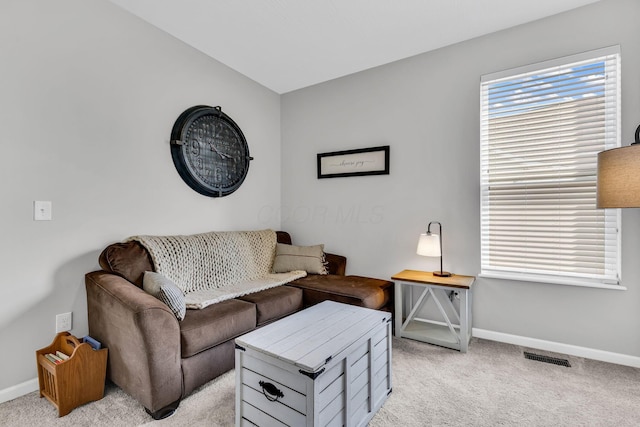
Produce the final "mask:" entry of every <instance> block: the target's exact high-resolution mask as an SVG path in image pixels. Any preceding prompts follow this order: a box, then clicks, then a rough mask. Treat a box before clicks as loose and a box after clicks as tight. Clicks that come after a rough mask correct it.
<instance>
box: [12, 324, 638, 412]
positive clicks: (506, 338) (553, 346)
mask: <svg viewBox="0 0 640 427" xmlns="http://www.w3.org/2000/svg"><path fill="white" fill-rule="evenodd" d="M473 336H474V337H476V338H483V339H486V340H491V341H498V342H504V343H507V344H514V345H520V346H523V347H530V348H536V349H539V350H545V351H552V352H554V353H562V354H567V355H570V356H577V357H584V358H587V359H593V360H599V361H601V362H609V363H616V364H618V365H624V366H631V367H633V368H640V357H636V356H629V355H626V354H620V353H612V352H610V351H604V350H596V349H593V348H587V347H579V346H576V345H571V344H563V343H559V342H554V341H545V340H539V339H537V338H529V337H523V336H520V335H511V334H504V333H502V332H495V331H489V330H486V329H478V328H473ZM470 351H473V348H471V350H470ZM38 387H39V386H38V379H37V378H34V379H31V380H28V381H25V382H23V383H21V384H16V385H14V386H12V387H9V388H5V389H4V390H0V403H3V402H8V401H9V400H13V399H15V398H17V397H20V396H24V395H25V394H28V393H31V392H33V391H37V390H38Z"/></svg>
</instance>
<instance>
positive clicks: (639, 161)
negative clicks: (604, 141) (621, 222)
mask: <svg viewBox="0 0 640 427" xmlns="http://www.w3.org/2000/svg"><path fill="white" fill-rule="evenodd" d="M596 194H597V196H596V207H598V208H637V207H640V126H638V128H637V129H636V135H635V142H633V143H631V145H629V146H628V147H619V148H612V149H611V150H606V151H602V152H600V153H598V181H597V191H596Z"/></svg>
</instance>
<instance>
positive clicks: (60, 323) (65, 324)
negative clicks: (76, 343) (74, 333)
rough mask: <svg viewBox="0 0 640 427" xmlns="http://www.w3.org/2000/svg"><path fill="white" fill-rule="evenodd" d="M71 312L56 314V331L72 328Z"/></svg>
mask: <svg viewBox="0 0 640 427" xmlns="http://www.w3.org/2000/svg"><path fill="white" fill-rule="evenodd" d="M71 316H72V314H71V312H69V313H62V314H58V315H56V333H58V332H66V331H70V330H71Z"/></svg>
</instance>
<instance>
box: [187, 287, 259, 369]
mask: <svg viewBox="0 0 640 427" xmlns="http://www.w3.org/2000/svg"><path fill="white" fill-rule="evenodd" d="M255 327H256V306H255V305H254V304H252V303H250V302H247V301H241V300H237V299H231V300H226V301H222V302H219V303H216V304H213V305H210V306H208V307H206V308H203V309H202V310H187V314H186V315H185V317H184V320H183V321H182V322H180V346H181V355H182V357H183V358H186V357H191V356H193V355H194V354H198V353H200V352H201V351H203V350H206V349H208V348H211V347H214V346H216V345H218V344H220V343H222V342H225V341H227V340H230V339H233V338H236V337H238V336H240V335H242V334H244V333H247V332H249V331H251V330H252V329H254V328H255Z"/></svg>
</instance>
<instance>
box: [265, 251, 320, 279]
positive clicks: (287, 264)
mask: <svg viewBox="0 0 640 427" xmlns="http://www.w3.org/2000/svg"><path fill="white" fill-rule="evenodd" d="M294 270H304V271H306V272H307V273H312V274H327V267H326V262H325V258H324V245H315V246H294V245H285V244H282V243H278V244H277V245H276V257H275V259H274V260H273V272H274V273H287V272H289V271H294Z"/></svg>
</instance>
